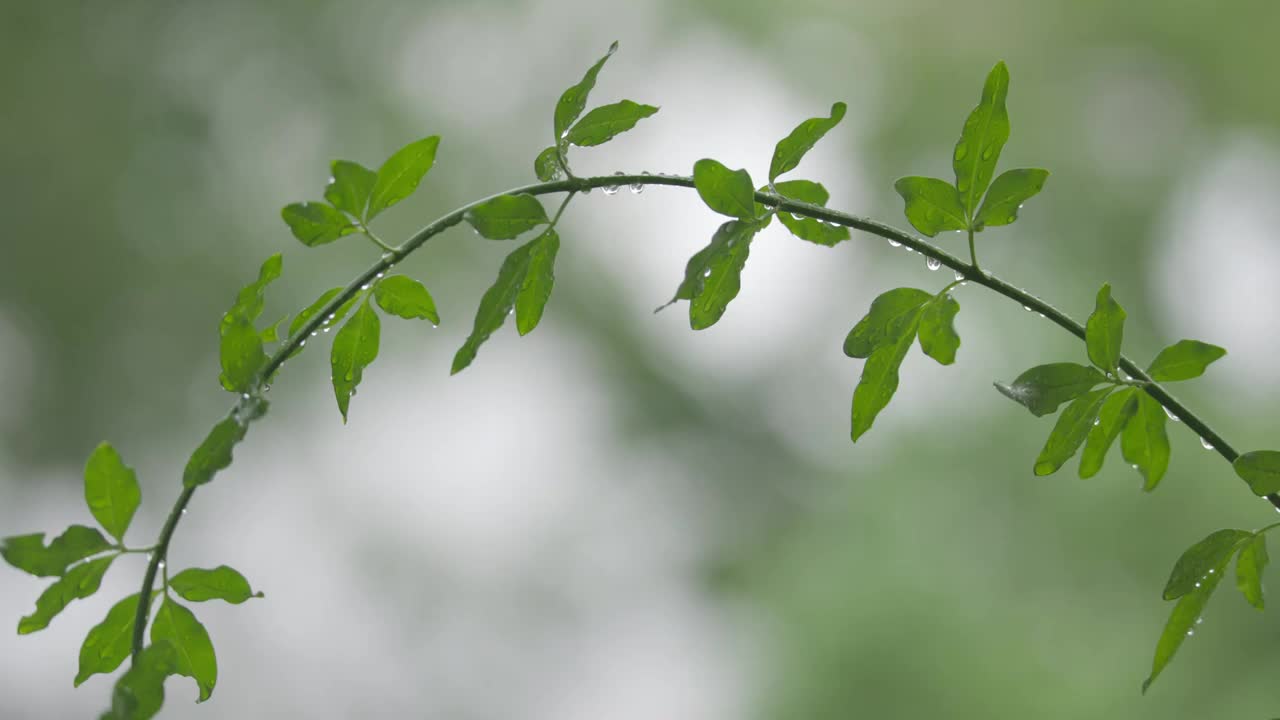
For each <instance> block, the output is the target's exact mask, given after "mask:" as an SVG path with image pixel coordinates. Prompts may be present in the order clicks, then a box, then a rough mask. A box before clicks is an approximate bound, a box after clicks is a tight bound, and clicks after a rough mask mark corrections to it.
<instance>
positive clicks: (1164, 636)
mask: <svg viewBox="0 0 1280 720" xmlns="http://www.w3.org/2000/svg"><path fill="white" fill-rule="evenodd" d="M1228 559H1230V558H1228ZM1225 567H1226V563H1225V562H1224V563H1223V565H1222V566H1221V567H1217V568H1214V570H1215V572H1213V573H1212V574H1210V575H1209V576H1208V577H1207V578H1206V579H1205V580H1204V581H1202V582H1201V583H1200V587H1198V588H1194V589H1193V590H1192V591H1191V592H1189V593H1187V594H1186V595H1183V596H1182V598H1181V599H1179V600H1178V604H1177V605H1174V606H1173V612H1171V613H1170V614H1169V620H1168V622H1166V623H1165V626H1164V631H1163V632H1161V633H1160V640H1159V641H1158V642H1157V643H1156V655H1155V659H1154V660H1152V662H1151V675H1150V676H1149V677H1148V678H1147V679H1146V680H1145V681H1144V682H1143V683H1142V692H1143V693H1146V692H1147V688H1149V687H1151V683H1153V682H1155V679H1156V677H1157V676H1159V675H1160V671H1162V670H1164V668H1165V666H1167V665H1168V664H1169V661H1170V660H1172V659H1173V656H1174V655H1175V654H1177V652H1178V648H1179V647H1181V646H1182V642H1183V641H1184V640H1186V639H1187V637H1189V636H1190V635H1191V634H1193V633H1194V632H1195V625H1196V620H1199V619H1200V616H1201V615H1202V614H1203V613H1204V608H1205V605H1207V604H1208V602H1209V598H1210V597H1211V596H1212V595H1213V591H1214V590H1217V589H1218V583H1219V582H1221V580H1222V571H1223V569H1225Z"/></svg>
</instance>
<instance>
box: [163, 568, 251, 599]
mask: <svg viewBox="0 0 1280 720" xmlns="http://www.w3.org/2000/svg"><path fill="white" fill-rule="evenodd" d="M169 587H170V588H171V589H172V590H173V591H174V592H176V593H177V594H178V595H179V596H181V597H182V599H184V600H190V601H192V602H204V601H205V600H226V601H227V602H229V603H231V604H232V605H239V604H240V603H242V602H244V601H245V600H248V599H249V598H260V597H262V593H260V592H259V593H255V592H254V591H253V589H252V588H250V587H249V581H248V580H246V579H245V578H244V575H241V574H240V572H239V571H238V570H236V569H234V568H230V567H227V566H226V565H219V566H218V567H216V568H213V569H212V570H205V569H202V568H187V569H186V570H183V571H182V572H180V573H178V574H177V575H174V576H173V577H172V578H169Z"/></svg>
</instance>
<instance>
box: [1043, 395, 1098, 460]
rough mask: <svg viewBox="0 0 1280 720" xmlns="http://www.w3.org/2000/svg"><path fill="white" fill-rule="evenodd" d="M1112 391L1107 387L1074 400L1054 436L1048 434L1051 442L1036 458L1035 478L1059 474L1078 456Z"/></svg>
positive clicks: (1046, 443) (1059, 419) (1054, 428)
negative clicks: (1065, 464)
mask: <svg viewBox="0 0 1280 720" xmlns="http://www.w3.org/2000/svg"><path fill="white" fill-rule="evenodd" d="M1111 390H1112V388H1110V387H1104V388H1101V389H1099V390H1093V391H1091V392H1088V393H1085V394H1084V395H1081V396H1080V397H1078V398H1076V399H1075V400H1072V401H1071V404H1070V405H1068V406H1067V409H1066V410H1063V411H1062V414H1061V415H1059V416H1058V422H1057V423H1056V424H1055V425H1054V426H1053V432H1051V433H1049V439H1048V440H1046V441H1045V443H1044V447H1043V448H1042V449H1041V450H1040V456H1039V457H1037V458H1036V464H1035V468H1034V472H1035V474H1036V475H1052V474H1053V473H1055V472H1058V468H1061V467H1062V466H1063V464H1064V463H1066V462H1067V460H1070V459H1071V456H1072V455H1075V454H1076V451H1077V450H1079V449H1080V445H1081V444H1082V443H1084V440H1085V437H1086V436H1088V434H1089V431H1090V430H1092V429H1093V421H1094V420H1096V419H1097V418H1098V412H1099V411H1101V410H1102V404H1103V402H1104V401H1106V399H1107V394H1108V393H1110V392H1111Z"/></svg>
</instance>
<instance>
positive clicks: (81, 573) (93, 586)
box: [18, 555, 117, 635]
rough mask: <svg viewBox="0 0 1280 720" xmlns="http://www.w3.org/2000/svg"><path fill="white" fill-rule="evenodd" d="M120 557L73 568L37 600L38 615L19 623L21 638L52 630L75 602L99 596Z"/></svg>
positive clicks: (114, 556)
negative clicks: (106, 576)
mask: <svg viewBox="0 0 1280 720" xmlns="http://www.w3.org/2000/svg"><path fill="white" fill-rule="evenodd" d="M116 557H117V556H116V555H108V556H106V557H101V558H96V559H94V560H88V561H85V562H82V563H80V564H79V565H73V566H72V567H71V569H69V570H67V572H66V574H65V575H63V576H62V577H61V578H59V579H58V580H57V581H56V582H54V583H53V584H52V585H50V586H49V587H47V588H45V591H44V592H42V593H40V597H38V598H36V611H35V612H33V613H31V614H30V615H28V616H26V617H24V618H22V619H21V620H19V621H18V634H19V635H27V634H29V633H33V632H36V631H37V630H43V629H45V628H46V627H49V622H50V621H52V620H53V618H54V617H55V616H57V614H58V613H60V612H62V611H63V610H64V609H65V608H66V607H67V605H69V604H71V601H72V600H83V599H84V598H87V597H89V596H90V595H92V594H94V593H96V592H98V588H99V587H100V586H101V585H102V576H103V575H106V574H107V569H108V568H110V567H111V562H112V561H113V560H115V559H116Z"/></svg>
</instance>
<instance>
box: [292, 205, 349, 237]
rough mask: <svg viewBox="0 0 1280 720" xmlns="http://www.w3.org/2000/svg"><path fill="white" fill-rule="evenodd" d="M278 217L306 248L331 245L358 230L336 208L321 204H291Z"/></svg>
mask: <svg viewBox="0 0 1280 720" xmlns="http://www.w3.org/2000/svg"><path fill="white" fill-rule="evenodd" d="M280 217H282V218H284V221H285V223H287V224H288V225H289V230H291V231H292V232H293V236H294V237H295V238H297V239H298V240H299V241H300V242H301V243H302V244H303V245H306V246H307V247H315V246H317V245H324V244H326V243H331V242H333V241H334V240H337V239H338V238H340V237H344V236H346V235H350V234H351V233H353V232H355V231H356V230H358V229H359V228H357V227H356V226H355V224H354V223H352V222H351V221H350V220H349V219H347V216H346V215H343V214H342V212H341V211H339V210H338V209H337V208H335V207H333V206H331V205H329V204H327V203H322V202H307V203H291V204H289V205H286V206H285V207H284V209H283V210H281V211H280Z"/></svg>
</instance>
